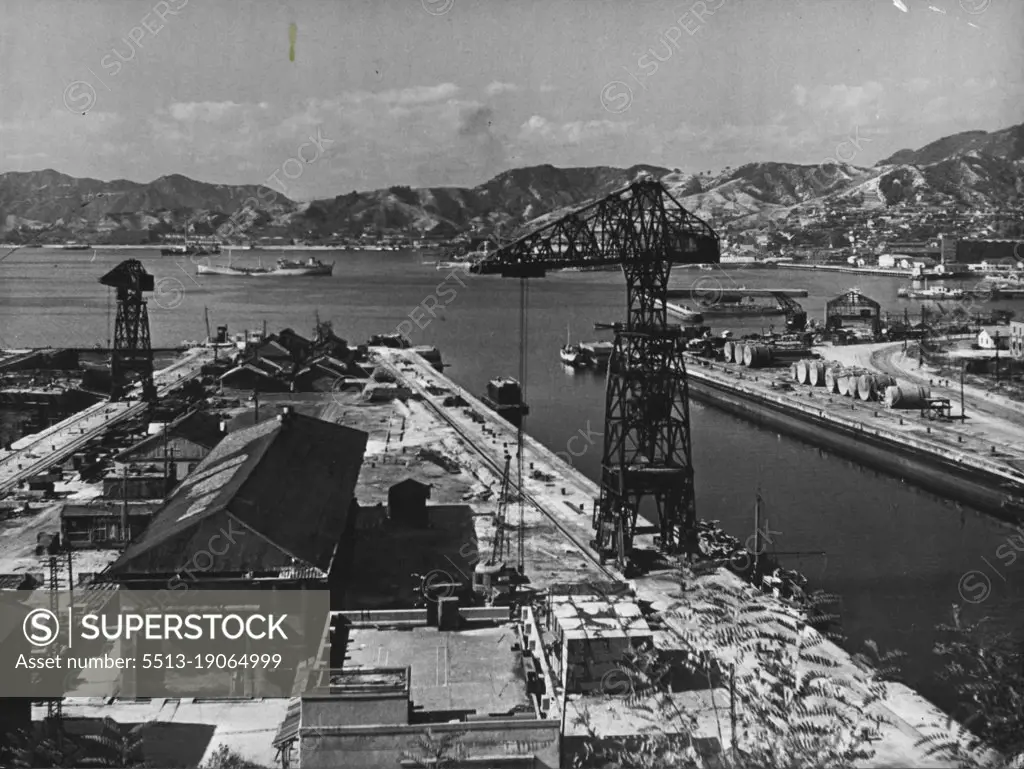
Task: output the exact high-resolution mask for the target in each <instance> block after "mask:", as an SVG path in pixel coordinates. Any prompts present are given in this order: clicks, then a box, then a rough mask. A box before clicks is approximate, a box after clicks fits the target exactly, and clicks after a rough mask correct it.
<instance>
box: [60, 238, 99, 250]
mask: <svg viewBox="0 0 1024 769" xmlns="http://www.w3.org/2000/svg"><path fill="white" fill-rule="evenodd" d="M61 248H63V249H64V250H65V251H88V250H89V249H90V248H92V246H90V245H89V244H88V243H75V242H74V241H70V240H69V241H68V242H67V243H65V244H64V245H63V246H61Z"/></svg>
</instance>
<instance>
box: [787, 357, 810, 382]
mask: <svg viewBox="0 0 1024 769" xmlns="http://www.w3.org/2000/svg"><path fill="white" fill-rule="evenodd" d="M802 362H803V361H797V362H796V363H790V364H789V376H790V377H791V378H792V380H793V381H794V382H796V383H798V384H801V382H800V364H801V363H802ZM806 375H807V369H806V367H805V368H804V377H805V378H806Z"/></svg>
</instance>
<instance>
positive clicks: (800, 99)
mask: <svg viewBox="0 0 1024 769" xmlns="http://www.w3.org/2000/svg"><path fill="white" fill-rule="evenodd" d="M793 101H795V102H796V105H797V106H798V107H802V106H804V105H805V104H807V89H806V88H804V87H803V86H802V85H800V84H799V83H797V84H796V85H795V86H793Z"/></svg>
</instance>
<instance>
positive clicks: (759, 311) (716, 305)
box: [698, 294, 786, 316]
mask: <svg viewBox="0 0 1024 769" xmlns="http://www.w3.org/2000/svg"><path fill="white" fill-rule="evenodd" d="M698 307H700V314H701V315H739V316H767V315H785V314H786V310H785V309H784V308H783V307H781V306H779V305H778V304H762V303H759V302H757V301H756V300H755V299H754V297H752V296H735V295H732V296H730V295H728V294H726V295H724V296H722V297H719V298H718V300H717V301H715V302H709V303H707V304H704V303H703V302H700V303H698Z"/></svg>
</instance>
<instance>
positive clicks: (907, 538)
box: [0, 249, 1024, 706]
mask: <svg viewBox="0 0 1024 769" xmlns="http://www.w3.org/2000/svg"><path fill="white" fill-rule="evenodd" d="M288 255H289V256H290V257H293V258H305V257H306V256H307V254H305V253H296V252H289V254H288ZM314 255H316V256H317V257H319V258H321V259H331V260H333V261H335V263H336V267H335V271H334V275H333V276H331V277H330V278H319V279H317V278H313V279H309V278H306V279H260V278H224V277H211V276H196V275H195V274H194V273H195V267H194V265H192V264H190V263H189V262H188V260H181V259H175V258H173V257H160V256H158V255H156V254H155V253H154V252H146V251H104V250H102V249H100V250H99V251H98V252H97V253H96V254H95V255H93V254H92V253H91V252H81V251H80V252H62V251H58V250H23V251H18V252H15V253H14V254H12V255H11V256H10V257H8V258H7V259H6V260H4V261H3V262H2V263H0V345H2V346H7V347H12V346H43V345H52V346H55V347H56V346H78V347H87V346H92V345H96V344H98V343H101V344H102V343H105V342H106V340H107V338H108V336H109V333H110V332H109V330H108V329H109V328H110V327H111V326H112V318H113V309H112V299H111V298H110V295H109V290H108V289H107V288H106V287H104V286H102V285H100V284H99V283H98V279H99V277H100V276H101V275H102V274H104V273H105V272H106V271H107V270H109V269H111V268H112V267H114V266H115V265H116V264H117V263H118V262H120V261H121V260H122V259H126V258H139V259H141V261H142V262H143V264H144V265H145V266H146V268H147V269H148V270H149V271H150V272H151V273H153V275H154V276H156V278H157V291H156V292H155V294H154V296H153V299H151V301H150V303H149V315H150V325H151V329H152V336H153V344H154V346H174V345H178V344H180V343H181V342H182V341H183V340H187V339H201V338H203V337H205V334H206V330H205V324H204V308H208V309H209V314H210V320H211V323H212V325H214V326H217V325H221V324H227V325H228V326H229V327H230V329H231V330H232V331H241V330H243V329H245V328H253V329H255V328H259V327H261V326H262V324H263V323H264V321H265V322H266V324H267V327H268V329H270V330H277V329H281V328H283V327H291V328H293V329H295V330H296V331H298V332H300V333H303V334H307V335H308V334H309V333H310V332H311V330H312V327H313V322H314V314H315V313H316V312H319V314H320V316H321V318H323V319H330V320H332V321H333V322H334V327H335V330H336V332H337V333H338V334H339V335H340V336H342V337H344V338H346V339H349V340H350V341H352V342H353V343H357V342H363V341H365V340H366V339H367V338H368V337H369V336H370V335H371V334H374V333H380V332H388V331H393V330H394V329H395V327H396V326H397V325H398V324H399V323H400V322H402V321H403V320H408V318H409V316H410V313H412V314H413V316H414V317H415V318H417V319H418V320H419V326H422V328H420V327H418V326H413V331H412V333H411V334H410V336H411V337H412V338H413V340H414V342H415V343H417V344H432V345H436V346H437V347H438V348H440V350H441V351H442V354H443V356H444V360H445V361H446V362H447V363H449V364H450V366H451V367H450V368H449V369H447V371H446V373H447V374H448V375H449V376H451V377H452V378H453V379H454V380H455V381H456V382H458V383H459V384H461V385H463V386H464V387H466V388H468V389H470V390H471V391H474V392H482V391H483V390H484V388H485V386H486V383H487V380H488V379H490V378H491V377H494V376H498V375H508V376H516V377H518V376H519V372H520V353H521V347H520V333H519V325H520V318H519V306H520V286H519V282H518V281H515V280H503V279H501V278H499V277H491V276H487V277H480V276H470V277H467V276H465V275H462V274H461V273H456V274H455V275H450V274H449V273H447V272H438V271H437V270H435V269H434V267H433V266H427V265H423V264H421V263H420V260H419V257H418V256H417V255H416V254H415V253H409V252H339V253H333V252H315V253H314ZM276 257H277V254H275V253H273V252H267V253H265V254H263V255H262V258H263V260H264V262H268V261H270V260H273V259H275V258H276ZM224 261H226V260H224V259H221V260H220V262H224ZM235 261H241V262H242V263H252V264H253V265H255V264H256V256H255V255H253V253H252V252H250V253H249V254H243V255H238V254H236V255H235ZM698 278H700V279H703V280H702V285H703V286H705V288H706V286H707V285H708V281H709V279H713V280H717V281H719V282H720V283H721V284H722V285H723V286H724V287H728V286H730V285H745V286H747V287H750V288H753V287H801V288H806V289H807V290H808V291H809V294H810V295H809V297H808V298H807V299H802V300H800V301H801V303H802V304H803V305H804V307H805V308H806V309H807V310H808V312H809V313H810V315H811V317H817V318H820V317H821V315H822V313H823V311H824V306H825V302H826V301H827V300H828V299H830V298H832V297H833V296H836V295H837V294H839V293H841V292H842V291H845V290H846V289H848V288H851V287H853V286H854V285H856V286H857V287H859V288H860V289H861V290H862V291H863V292H864V293H865V294H866V295H868V296H870V297H872V298H874V299H876V300H878V301H879V302H881V303H882V304H883V307H884V308H885V309H888V310H890V311H893V312H902V310H903V308H904V307H911V308H916V307H918V305H917V303H907V302H904V301H901V300H898V299H897V298H896V290H897V288H898V287H899V285H900V281H898V280H896V279H890V278H881V277H878V278H875V277H869V278H865V277H860V276H857V277H855V276H852V275H846V274H820V273H810V272H804V271H793V270H789V271H787V270H778V271H746V272H744V271H733V272H731V273H727V272H726V273H723V272H720V271H719V272H715V273H701V272H694V271H688V270H678V271H676V273H675V274H674V279H673V282H674V285H676V286H678V287H680V288H684V287H688V286H689V285H691V283H692V282H693V281H694V280H696V279H698ZM711 285H712V286H713V285H714V284H713V283H712V284H711ZM624 304H625V291H624V282H623V279H622V276H621V275H619V274H618V273H562V274H553V275H551V276H550V277H547V278H545V279H543V280H534V281H531V282H530V286H529V296H528V308H529V309H528V313H527V329H528V339H527V347H526V349H527V355H526V370H527V374H526V378H525V382H526V388H525V389H526V398H527V401H528V402H529V404H530V407H531V413H530V416H529V418H528V419H527V422H526V428H527V430H528V431H529V432H530V434H531V435H533V436H535V437H536V438H537V439H539V440H540V441H542V442H543V443H545V444H546V445H547V446H549V447H550V448H552V449H553V450H555V451H564V450H565V449H566V443H567V441H568V440H569V439H570V438H571V437H572V436H574V435H578V434H580V432H581V431H582V432H583V433H584V434H586V433H587V432H588V431H598V432H599V431H600V430H601V429H602V427H601V425H602V420H603V413H604V380H603V379H602V378H600V377H598V376H595V375H592V374H588V373H582V374H581V373H571V372H569V371H567V370H566V369H565V368H564V367H563V366H562V365H561V363H560V362H559V360H558V348H559V346H560V345H562V344H564V343H565V338H566V333H567V330H568V331H569V332H570V333H571V334H572V337H573V339H579V340H590V339H598V338H610V336H609V335H608V334H607V333H605V332H595V331H593V324H594V322H595V321H617V320H622V319H623V316H624ZM435 305H437V306H438V307H439V309H436V310H434V317H431V315H430V314H429V313H427V312H425V311H424V310H423V308H424V307H425V306H435ZM990 306H992V307H999V308H1006V309H1016V310H1017V311H1018V315H1021V314H1024V302H1021V301H1016V302H999V303H992V304H991V305H990ZM417 308H420V309H419V310H417ZM766 322H767V321H766ZM759 323H760V322H758V325H759ZM732 328H733V329H734V330H737V331H739V332H742V331H745V330H747V329H744V328H743V327H742V326H737V325H733V326H732ZM691 411H692V420H693V430H694V435H693V452H694V464H695V470H696V479H697V506H698V507H697V509H698V514H699V515H701V516H703V517H705V518H712V519H718V520H720V521H721V522H722V525H723V527H724V528H725V529H726V530H728V531H730V532H731V533H733V534H734V535H736V536H738V537H740V538H741V539H743V538H745V537H746V536H747V535H748V534H749V533H750V532H751V531H752V528H753V501H754V494H755V492H756V491H757V490H758V489H760V492H761V494H762V496H763V497H764V500H765V508H764V512H765V514H766V515H767V516H768V519H769V525H770V529H771V531H772V532H773V534H772V538H773V540H774V543H775V544H774V548H775V549H776V550H779V551H825V552H826V553H827V556H826V557H825V558H821V557H817V556H811V557H787V558H784V559H783V560H784V561H786V562H787V563H788V564H789V565H791V566H793V567H795V568H799V569H801V570H802V571H804V573H805V574H807V576H808V578H809V579H810V580H811V582H812V584H813V585H814V586H815V587H821V588H824V589H826V590H829V591H831V592H834V593H836V594H838V595H839V596H840V597H841V599H842V605H841V614H842V619H843V624H844V628H845V632H846V634H847V635H848V637H849V639H850V644H852V645H855V644H859V643H861V642H862V641H863V640H865V639H873V640H875V641H876V642H878V643H879V645H880V646H882V648H883V649H900V650H902V651H904V652H906V653H907V655H908V658H907V660H906V662H905V665H904V671H905V676H906V680H907V682H908V683H909V684H910V685H912V686H914V687H915V688H917V689H918V690H920V691H921V692H922V693H924V694H925V695H926V696H929V697H931V698H933V699H934V700H935V701H936V702H938V703H939V704H940V705H945V706H948V704H949V702H950V697H949V692H948V691H947V690H946V689H945V688H944V686H943V684H942V682H941V681H939V680H938V679H937V678H936V676H935V671H936V658H934V657H933V655H932V654H931V647H932V644H933V642H934V639H935V634H934V631H933V628H934V626H935V625H936V623H938V622H941V621H943V620H944V619H946V618H948V616H949V612H950V609H951V607H952V606H953V605H954V604H963V605H964V606H965V607H966V611H967V614H968V616H969V617H980V616H985V615H987V616H990V617H993V618H994V620H995V625H996V626H997V627H1001V628H1005V629H1013V630H1016V631H1018V632H1020V633H1024V538H1020V535H1017V537H1018V539H1016V540H1013V539H1012V536H1013V531H1012V530H1011V529H1010V528H1009V527H1007V526H1005V525H1004V524H1001V523H998V522H996V521H993V520H991V519H989V518H987V517H985V516H983V515H981V514H978V513H976V512H975V511H972V510H970V509H967V508H962V507H960V506H958V505H956V504H954V503H951V502H947V501H945V500H942V499H939V498H937V497H935V496H933V495H930V494H928V493H927V492H925V491H922V490H918V489H915V488H912V487H908V486H906V485H904V484H903V483H901V482H900V481H898V480H894V479H891V478H888V477H885V476H882V475H879V474H876V473H874V472H872V471H870V470H865V469H862V468H860V467H859V466H857V465H855V464H853V463H851V462H848V461H846V460H843V459H840V458H838V457H835V456H831V455H829V454H827V453H825V452H822V451H819V450H818V449H816V448H814V447H812V446H809V445H807V444H805V443H803V442H800V441H797V440H795V439H791V438H788V437H786V436H782V435H778V434H776V433H774V432H772V431H769V430H765V429H761V428H758V427H756V426H754V425H752V424H750V423H747V422H744V421H742V420H740V419H737V418H735V417H732V416H730V415H728V414H725V413H723V412H721V411H718V410H716V409H714V408H711V407H707V406H704V405H701V404H696V403H694V404H692V406H691ZM583 445H586V444H585V443H581V442H580V441H577V442H576V443H574V444H573V447H574V450H575V451H577V453H578V452H580V451H581V448H582V446H583ZM600 454H601V444H600V438H596V440H595V442H594V444H593V445H592V446H590V447H589V448H588V450H587V451H585V452H583V453H582V455H581V456H579V457H578V458H576V459H575V460H574V461H575V464H576V465H577V466H578V467H579V469H580V470H581V471H582V472H584V473H585V474H586V475H588V476H589V477H591V478H595V479H596V478H597V477H598V467H599V463H600ZM1014 542H1016V543H1017V544H1018V546H1019V547H1020V548H1022V550H1021V551H1017V550H1015V549H1014V548H1013V543H1014ZM1011 557H1013V560H1011ZM970 572H978V573H979V574H973V575H970V576H969V577H967V578H965V577H964V575H965V574H969V573H970ZM961 579H967V580H968V582H966V583H965V584H967V585H968V586H969V587H971V592H969V594H968V595H969V597H971V598H976V597H978V596H979V595H980V594H979V593H978V592H977V586H978V585H984V584H985V580H986V579H987V584H988V585H990V591H989V595H988V597H987V598H986V599H985V600H984V601H981V602H979V603H976V604H970V603H967V602H966V601H964V599H963V598H962V597H961V595H960V592H959V585H960V581H961Z"/></svg>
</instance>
